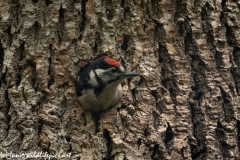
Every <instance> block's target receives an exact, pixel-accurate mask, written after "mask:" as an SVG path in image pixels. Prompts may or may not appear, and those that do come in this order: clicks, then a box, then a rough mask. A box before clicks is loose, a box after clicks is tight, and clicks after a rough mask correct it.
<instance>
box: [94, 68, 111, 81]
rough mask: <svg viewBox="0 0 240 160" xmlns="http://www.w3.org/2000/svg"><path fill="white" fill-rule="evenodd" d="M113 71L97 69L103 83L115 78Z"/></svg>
mask: <svg viewBox="0 0 240 160" xmlns="http://www.w3.org/2000/svg"><path fill="white" fill-rule="evenodd" d="M111 69H112V68H109V69H96V70H95V72H96V74H97V75H98V77H99V78H100V79H101V80H102V81H104V82H107V81H109V80H111V79H114V78H115V76H114V75H113V74H112V72H111Z"/></svg>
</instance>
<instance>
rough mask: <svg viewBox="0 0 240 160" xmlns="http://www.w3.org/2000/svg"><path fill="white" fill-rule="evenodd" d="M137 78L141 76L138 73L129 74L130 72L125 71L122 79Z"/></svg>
mask: <svg viewBox="0 0 240 160" xmlns="http://www.w3.org/2000/svg"><path fill="white" fill-rule="evenodd" d="M136 76H140V75H139V74H138V73H135V72H129V71H124V72H123V73H122V74H121V77H123V78H129V77H136Z"/></svg>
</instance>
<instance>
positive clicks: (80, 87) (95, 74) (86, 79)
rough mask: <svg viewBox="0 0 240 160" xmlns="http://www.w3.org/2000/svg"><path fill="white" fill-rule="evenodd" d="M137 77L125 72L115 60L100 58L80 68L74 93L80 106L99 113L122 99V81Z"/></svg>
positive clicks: (132, 73)
mask: <svg viewBox="0 0 240 160" xmlns="http://www.w3.org/2000/svg"><path fill="white" fill-rule="evenodd" d="M135 76H139V74H138V73H135V72H130V71H126V70H125V69H124V67H123V66H122V65H121V64H120V63H119V62H118V61H116V60H114V59H111V58H109V57H107V56H103V57H100V58H98V59H96V60H94V61H92V62H91V63H89V64H88V65H86V66H85V67H83V68H81V69H80V71H79V72H78V75H77V78H76V92H77V96H78V100H79V102H80V104H81V106H82V107H83V108H84V109H86V110H90V111H93V112H101V111H103V110H106V109H107V108H109V107H111V106H115V105H116V104H117V103H118V102H119V101H120V99H121V97H122V86H121V83H122V82H123V80H124V79H127V78H130V77H135Z"/></svg>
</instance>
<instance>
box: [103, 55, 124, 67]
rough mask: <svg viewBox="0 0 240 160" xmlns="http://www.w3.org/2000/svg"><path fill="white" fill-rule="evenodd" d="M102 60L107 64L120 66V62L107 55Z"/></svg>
mask: <svg viewBox="0 0 240 160" xmlns="http://www.w3.org/2000/svg"><path fill="white" fill-rule="evenodd" d="M104 61H105V62H107V63H108V64H109V65H112V66H115V67H120V66H121V64H120V63H119V62H118V61H116V60H114V59H111V58H109V57H106V58H104Z"/></svg>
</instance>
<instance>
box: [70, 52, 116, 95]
mask: <svg viewBox="0 0 240 160" xmlns="http://www.w3.org/2000/svg"><path fill="white" fill-rule="evenodd" d="M105 57H106V56H103V57H100V58H98V59H96V60H94V61H92V62H90V63H89V64H87V65H85V66H84V67H83V68H81V69H80V71H79V72H78V76H79V81H78V78H77V80H76V84H75V85H76V92H77V96H82V91H83V90H84V89H89V88H94V87H93V86H92V85H90V84H89V83H88V80H89V78H90V76H89V72H90V70H93V71H94V70H95V69H98V68H101V69H107V68H111V67H115V66H112V65H110V64H108V63H107V62H105V60H104V59H105ZM94 74H95V76H96V79H97V81H98V84H99V85H98V86H97V87H95V88H94V93H95V94H96V95H98V94H99V93H101V91H102V90H103V89H104V88H105V87H106V85H107V84H106V83H104V82H103V81H102V80H101V79H100V78H99V77H98V76H97V74H96V73H95V71H94ZM116 80H117V79H116ZM111 81H115V80H111ZM108 83H109V82H108Z"/></svg>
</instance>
